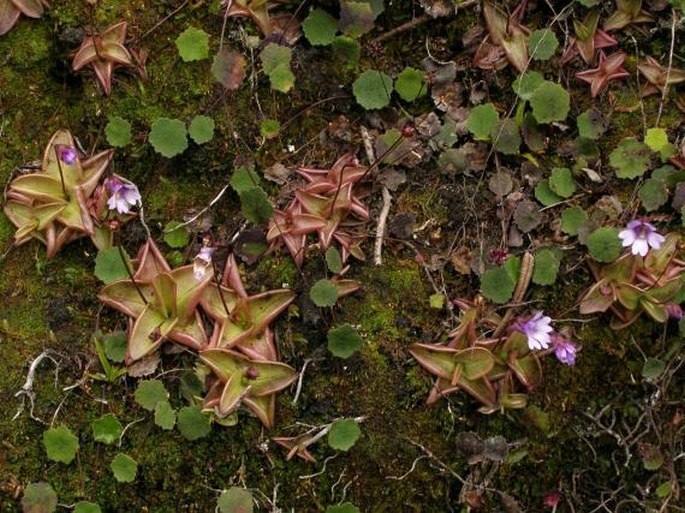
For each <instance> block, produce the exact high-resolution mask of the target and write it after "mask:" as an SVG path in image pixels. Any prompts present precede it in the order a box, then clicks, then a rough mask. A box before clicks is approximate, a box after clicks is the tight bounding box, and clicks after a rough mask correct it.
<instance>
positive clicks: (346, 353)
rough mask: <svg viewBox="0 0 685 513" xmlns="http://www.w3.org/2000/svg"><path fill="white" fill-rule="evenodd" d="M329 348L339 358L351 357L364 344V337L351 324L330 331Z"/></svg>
mask: <svg viewBox="0 0 685 513" xmlns="http://www.w3.org/2000/svg"><path fill="white" fill-rule="evenodd" d="M327 338H328V350H329V351H330V352H331V353H333V355H335V356H337V357H338V358H349V357H350V356H352V355H353V354H354V353H356V352H357V351H358V350H359V348H360V347H361V346H362V339H361V337H360V336H359V334H358V333H357V331H356V330H355V329H354V328H353V327H352V326H350V325H349V324H343V325H342V326H339V327H337V328H334V329H332V330H331V331H329V332H328V337H327Z"/></svg>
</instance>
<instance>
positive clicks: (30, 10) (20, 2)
mask: <svg viewBox="0 0 685 513" xmlns="http://www.w3.org/2000/svg"><path fill="white" fill-rule="evenodd" d="M47 7H49V4H48V2H46V1H45V0H0V36H2V35H3V34H6V33H7V32H9V31H10V29H11V28H12V27H14V24H15V23H17V21H18V20H19V17H20V16H21V15H22V14H23V15H24V16H28V17H29V18H40V17H41V16H42V14H43V12H44V11H45V9H46V8H47Z"/></svg>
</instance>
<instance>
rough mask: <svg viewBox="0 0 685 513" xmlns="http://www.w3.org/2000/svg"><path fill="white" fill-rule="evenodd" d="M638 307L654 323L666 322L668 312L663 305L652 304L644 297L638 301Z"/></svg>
mask: <svg viewBox="0 0 685 513" xmlns="http://www.w3.org/2000/svg"><path fill="white" fill-rule="evenodd" d="M640 306H641V307H642V308H643V309H644V311H645V312H647V315H649V316H650V317H651V318H652V319H654V320H655V321H656V322H660V323H665V322H666V321H667V320H668V311H667V310H666V308H665V307H664V306H663V305H661V304H659V303H655V302H652V301H650V300H649V298H646V297H645V298H641V299H640Z"/></svg>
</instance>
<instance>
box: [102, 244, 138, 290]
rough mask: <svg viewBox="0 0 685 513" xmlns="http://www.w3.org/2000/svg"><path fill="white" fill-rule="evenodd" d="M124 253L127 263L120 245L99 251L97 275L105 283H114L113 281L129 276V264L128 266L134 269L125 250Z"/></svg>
mask: <svg viewBox="0 0 685 513" xmlns="http://www.w3.org/2000/svg"><path fill="white" fill-rule="evenodd" d="M122 249H123V248H122ZM123 253H124V259H125V260H126V263H124V261H122V259H121V253H120V252H119V248H118V247H114V248H108V249H101V250H100V251H98V254H97V256H96V257H95V276H97V278H98V279H99V280H101V281H102V282H104V283H112V282H113V281H117V280H125V279H126V278H128V271H127V270H126V266H127V265H128V266H129V267H128V268H129V269H132V267H131V260H130V258H129V256H128V255H127V254H126V251H125V250H124V251H123Z"/></svg>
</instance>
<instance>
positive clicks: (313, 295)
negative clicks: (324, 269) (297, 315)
mask: <svg viewBox="0 0 685 513" xmlns="http://www.w3.org/2000/svg"><path fill="white" fill-rule="evenodd" d="M309 297H310V299H311V300H312V301H313V302H314V304H315V305H316V306H318V307H320V308H325V307H330V306H333V305H335V302H336V301H337V300H338V287H336V286H335V284H334V283H333V282H332V281H331V280H325V279H324V280H319V281H317V282H316V283H315V284H314V286H313V287H312V288H311V289H310V291H309Z"/></svg>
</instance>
